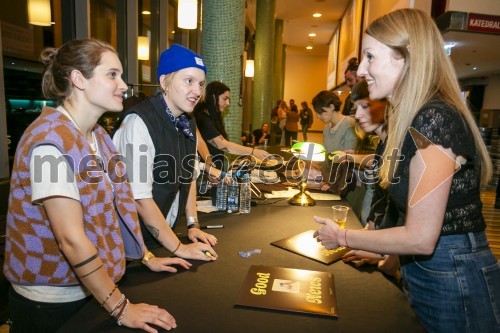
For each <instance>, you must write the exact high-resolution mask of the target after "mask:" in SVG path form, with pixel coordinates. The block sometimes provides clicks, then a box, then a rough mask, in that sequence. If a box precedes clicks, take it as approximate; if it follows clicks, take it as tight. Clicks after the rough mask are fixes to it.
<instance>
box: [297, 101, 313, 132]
mask: <svg viewBox="0 0 500 333" xmlns="http://www.w3.org/2000/svg"><path fill="white" fill-rule="evenodd" d="M300 106H301V107H302V108H301V109H300V114H299V116H300V125H301V126H302V141H304V142H306V141H307V131H309V129H310V128H311V126H312V123H313V118H314V116H313V113H312V111H311V109H310V108H309V105H307V102H306V101H303V102H302V103H300Z"/></svg>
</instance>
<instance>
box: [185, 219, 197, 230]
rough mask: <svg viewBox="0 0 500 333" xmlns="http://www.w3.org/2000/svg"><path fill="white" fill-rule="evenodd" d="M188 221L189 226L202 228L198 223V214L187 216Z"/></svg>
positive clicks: (189, 227)
mask: <svg viewBox="0 0 500 333" xmlns="http://www.w3.org/2000/svg"><path fill="white" fill-rule="evenodd" d="M186 221H187V223H188V226H187V228H188V229H191V228H197V229H200V224H199V223H198V217H197V216H188V217H186Z"/></svg>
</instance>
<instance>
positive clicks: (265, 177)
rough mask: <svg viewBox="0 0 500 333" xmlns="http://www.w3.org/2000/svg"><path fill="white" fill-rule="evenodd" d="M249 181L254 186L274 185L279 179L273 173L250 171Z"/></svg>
mask: <svg viewBox="0 0 500 333" xmlns="http://www.w3.org/2000/svg"><path fill="white" fill-rule="evenodd" d="M250 179H251V181H252V183H254V184H276V183H279V181H280V178H279V177H278V174H277V173H276V172H275V171H265V170H256V169H254V170H252V172H251V174H250Z"/></svg>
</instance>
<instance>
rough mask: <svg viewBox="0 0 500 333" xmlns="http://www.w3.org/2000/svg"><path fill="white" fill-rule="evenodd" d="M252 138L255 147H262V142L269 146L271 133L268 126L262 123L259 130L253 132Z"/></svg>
mask: <svg viewBox="0 0 500 333" xmlns="http://www.w3.org/2000/svg"><path fill="white" fill-rule="evenodd" d="M253 137H254V140H255V141H254V144H256V145H263V144H264V140H268V141H267V143H268V144H269V138H270V137H271V131H270V129H269V124H268V123H264V124H262V127H261V128H258V129H256V130H255V131H253Z"/></svg>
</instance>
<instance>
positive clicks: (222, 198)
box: [215, 176, 227, 211]
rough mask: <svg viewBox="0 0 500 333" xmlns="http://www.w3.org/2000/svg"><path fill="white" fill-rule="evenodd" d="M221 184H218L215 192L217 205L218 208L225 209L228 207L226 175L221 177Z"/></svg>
mask: <svg viewBox="0 0 500 333" xmlns="http://www.w3.org/2000/svg"><path fill="white" fill-rule="evenodd" d="M221 178H222V180H221V181H220V183H219V185H217V191H216V194H215V202H216V204H215V206H216V207H217V210H220V211H225V210H226V209H227V184H226V182H225V181H224V176H222V177H221Z"/></svg>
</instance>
